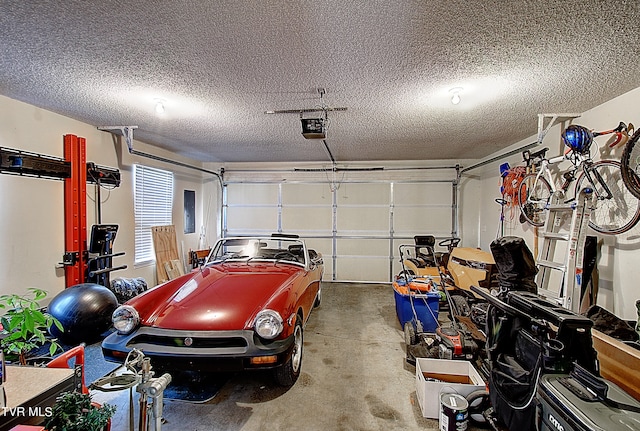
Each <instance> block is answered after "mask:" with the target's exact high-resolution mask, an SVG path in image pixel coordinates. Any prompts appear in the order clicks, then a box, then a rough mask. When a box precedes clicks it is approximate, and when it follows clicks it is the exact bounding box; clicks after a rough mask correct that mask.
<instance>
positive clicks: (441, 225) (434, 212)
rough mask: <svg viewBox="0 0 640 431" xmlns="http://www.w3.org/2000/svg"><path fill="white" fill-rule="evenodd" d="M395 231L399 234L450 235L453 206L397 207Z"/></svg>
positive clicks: (394, 218) (394, 217)
mask: <svg viewBox="0 0 640 431" xmlns="http://www.w3.org/2000/svg"><path fill="white" fill-rule="evenodd" d="M393 226H394V232H395V233H396V235H398V236H411V237H413V236H414V235H418V234H420V233H421V232H429V234H430V235H435V236H439V235H443V234H444V235H448V234H450V233H451V207H446V206H430V207H411V208H408V207H405V208H396V209H395V212H394V214H393Z"/></svg>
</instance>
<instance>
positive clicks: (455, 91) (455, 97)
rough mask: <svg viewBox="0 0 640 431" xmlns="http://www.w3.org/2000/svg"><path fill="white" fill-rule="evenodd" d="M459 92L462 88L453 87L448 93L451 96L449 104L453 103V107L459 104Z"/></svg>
mask: <svg viewBox="0 0 640 431" xmlns="http://www.w3.org/2000/svg"><path fill="white" fill-rule="evenodd" d="M461 91H462V87H455V88H452V89H451V90H449V93H450V94H451V103H453V104H454V105H457V104H458V103H460V92H461Z"/></svg>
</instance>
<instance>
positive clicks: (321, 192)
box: [282, 183, 333, 207]
mask: <svg viewBox="0 0 640 431" xmlns="http://www.w3.org/2000/svg"><path fill="white" fill-rule="evenodd" d="M332 201H333V196H332V194H331V190H330V189H329V186H328V185H327V184H302V183H298V184H286V183H285V184H282V205H285V206H286V205H327V206H329V207H331V205H332Z"/></svg>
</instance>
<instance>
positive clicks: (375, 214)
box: [336, 205, 389, 236]
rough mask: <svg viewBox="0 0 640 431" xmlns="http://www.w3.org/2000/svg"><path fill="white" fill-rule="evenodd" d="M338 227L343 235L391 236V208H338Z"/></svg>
mask: <svg viewBox="0 0 640 431" xmlns="http://www.w3.org/2000/svg"><path fill="white" fill-rule="evenodd" d="M336 227H337V229H338V233H339V234H341V235H346V234H357V232H358V231H362V232H363V233H364V232H366V233H367V234H368V235H374V234H376V233H377V234H381V235H384V236H388V235H389V206H388V205H387V206H386V207H352V206H349V207H338V209H337V214H336Z"/></svg>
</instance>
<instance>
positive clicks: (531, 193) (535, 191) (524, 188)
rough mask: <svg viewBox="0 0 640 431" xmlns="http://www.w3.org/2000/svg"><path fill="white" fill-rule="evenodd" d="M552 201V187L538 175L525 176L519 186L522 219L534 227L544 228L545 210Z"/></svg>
mask: <svg viewBox="0 0 640 431" xmlns="http://www.w3.org/2000/svg"><path fill="white" fill-rule="evenodd" d="M549 199H551V185H550V184H549V182H548V181H547V179H546V178H544V177H542V176H540V177H539V178H538V177H537V175H536V174H527V175H525V176H524V178H523V179H522V181H521V182H520V185H519V186H518V206H519V207H520V212H521V214H522V218H523V219H524V220H525V221H526V222H527V223H529V224H530V225H532V226H537V227H540V226H544V222H545V220H546V217H545V208H546V206H547V203H549Z"/></svg>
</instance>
